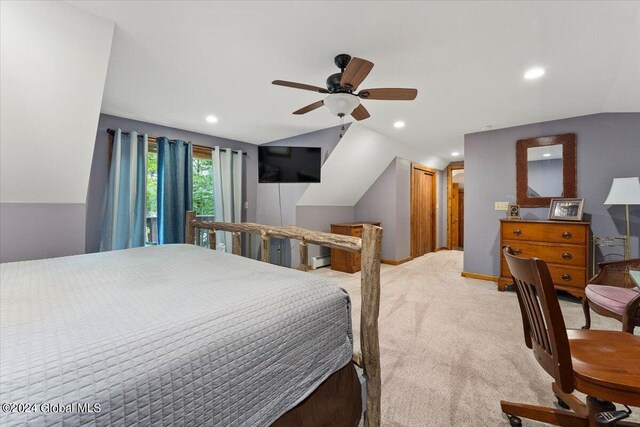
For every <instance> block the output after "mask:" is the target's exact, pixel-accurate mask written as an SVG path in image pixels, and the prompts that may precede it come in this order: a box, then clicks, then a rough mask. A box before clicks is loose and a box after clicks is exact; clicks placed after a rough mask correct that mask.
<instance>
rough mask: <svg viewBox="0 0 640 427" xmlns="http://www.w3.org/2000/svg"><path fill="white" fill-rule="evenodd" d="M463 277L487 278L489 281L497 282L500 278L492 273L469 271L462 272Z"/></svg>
mask: <svg viewBox="0 0 640 427" xmlns="http://www.w3.org/2000/svg"><path fill="white" fill-rule="evenodd" d="M462 277H466V278H468V279H478V280H487V281H489V282H496V283H497V282H498V280H499V279H500V278H499V277H498V276H491V275H490V274H480V273H469V272H467V271H463V272H462Z"/></svg>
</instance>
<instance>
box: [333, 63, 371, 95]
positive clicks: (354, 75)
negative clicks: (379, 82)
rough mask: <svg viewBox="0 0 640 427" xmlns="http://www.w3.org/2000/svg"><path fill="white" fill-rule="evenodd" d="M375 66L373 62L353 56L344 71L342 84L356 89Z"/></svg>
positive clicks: (346, 87) (347, 87) (350, 88)
mask: <svg viewBox="0 0 640 427" xmlns="http://www.w3.org/2000/svg"><path fill="white" fill-rule="evenodd" d="M372 68H373V62H370V61H367V60H366V59H361V58H351V61H349V63H348V64H347V68H345V69H344V72H343V73H342V79H340V86H342V87H343V88H345V89H348V90H356V89H357V88H358V86H360V83H362V81H363V80H364V79H365V78H366V77H367V76H368V75H369V72H371V69H372Z"/></svg>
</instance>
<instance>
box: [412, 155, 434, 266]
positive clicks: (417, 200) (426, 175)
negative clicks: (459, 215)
mask: <svg viewBox="0 0 640 427" xmlns="http://www.w3.org/2000/svg"><path fill="white" fill-rule="evenodd" d="M435 216H436V176H435V171H434V170H432V169H429V168H425V167H423V166H418V165H412V166H411V256H412V257H419V256H422V255H424V254H426V253H427V252H433V251H434V250H435V246H436V241H435V238H436V217H435Z"/></svg>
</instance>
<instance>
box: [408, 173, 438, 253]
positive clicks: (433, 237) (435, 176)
mask: <svg viewBox="0 0 640 427" xmlns="http://www.w3.org/2000/svg"><path fill="white" fill-rule="evenodd" d="M416 169H417V170H421V171H423V172H426V173H428V174H429V175H432V176H433V181H432V185H431V186H432V188H431V208H432V209H431V212H432V213H431V217H432V218H431V246H432V248H433V251H434V252H435V251H436V219H437V218H438V215H437V213H436V191H437V188H438V185H437V181H438V173H437V172H438V171H437V170H435V169H432V168H428V167H426V166H422V165H419V164H417V163H411V174H410V175H409V180H410V183H409V185H410V187H411V191H410V195H409V199H410V207H409V215H410V217H411V239H410V240H411V241H410V245H411V258H415V257H416V254H415V252H414V250H413V236H414V229H415V219H414V215H413V210H414V202H413V192H414V189H413V172H414V170H416Z"/></svg>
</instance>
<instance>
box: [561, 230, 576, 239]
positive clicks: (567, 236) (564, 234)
mask: <svg viewBox="0 0 640 427" xmlns="http://www.w3.org/2000/svg"><path fill="white" fill-rule="evenodd" d="M562 237H564V238H565V239H570V238H571V237H573V234H571V233H569V232H568V231H565V232H564V233H562Z"/></svg>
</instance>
